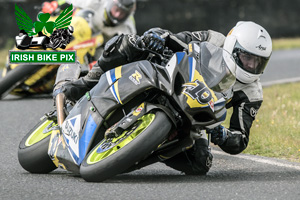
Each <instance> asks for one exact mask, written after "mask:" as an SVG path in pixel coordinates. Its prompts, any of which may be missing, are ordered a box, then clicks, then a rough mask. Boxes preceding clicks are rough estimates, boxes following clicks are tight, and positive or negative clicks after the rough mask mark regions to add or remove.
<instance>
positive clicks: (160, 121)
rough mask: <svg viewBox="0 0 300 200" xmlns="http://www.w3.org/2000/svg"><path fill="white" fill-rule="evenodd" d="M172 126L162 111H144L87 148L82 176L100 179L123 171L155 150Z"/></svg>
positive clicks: (92, 179)
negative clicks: (111, 135)
mask: <svg viewBox="0 0 300 200" xmlns="http://www.w3.org/2000/svg"><path fill="white" fill-rule="evenodd" d="M171 128H172V123H171V121H170V120H169V118H168V117H167V116H166V115H165V114H164V113H163V112H161V111H157V112H156V113H148V114H145V115H144V116H142V117H141V118H140V119H139V120H138V121H137V122H136V123H135V124H134V125H133V126H131V127H130V128H129V129H128V130H125V131H124V132H123V133H122V134H121V135H120V136H118V137H117V138H113V139H111V138H110V139H103V140H102V141H101V142H100V143H99V144H97V145H96V146H95V148H94V149H92V150H91V151H90V153H89V154H88V155H87V156H86V157H85V159H84V160H83V162H82V164H81V166H80V174H81V176H82V178H83V179H84V180H86V181H90V182H100V181H104V180H106V179H108V178H110V177H112V176H114V175H117V174H120V173H122V172H124V171H125V170H126V169H128V168H129V167H131V166H133V165H134V164H135V163H136V162H139V161H141V160H142V159H144V158H145V156H148V155H149V154H150V153H151V152H152V151H153V150H155V149H156V148H157V147H158V146H159V144H161V143H162V142H163V141H164V140H165V139H166V138H167V136H168V133H169V132H170V130H171Z"/></svg>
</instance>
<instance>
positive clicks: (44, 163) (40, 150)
mask: <svg viewBox="0 0 300 200" xmlns="http://www.w3.org/2000/svg"><path fill="white" fill-rule="evenodd" d="M54 126H56V124H55V123H54V122H53V121H52V120H48V119H44V120H42V121H40V122H39V123H38V124H37V125H36V126H35V127H34V128H33V129H32V130H30V131H29V133H27V135H26V136H25V137H24V138H23V139H22V141H21V142H20V145H19V150H18V159H19V163H20V164H21V166H22V167H23V168H24V169H25V170H27V171H28V172H31V173H49V172H51V171H53V170H54V169H56V166H55V165H54V163H53V162H52V160H51V158H50V157H49V155H48V145H49V141H50V137H51V132H52V127H54Z"/></svg>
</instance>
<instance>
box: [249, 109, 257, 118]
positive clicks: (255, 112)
mask: <svg viewBox="0 0 300 200" xmlns="http://www.w3.org/2000/svg"><path fill="white" fill-rule="evenodd" d="M250 115H251V117H255V116H256V115H257V110H256V109H255V108H253V107H251V108H250Z"/></svg>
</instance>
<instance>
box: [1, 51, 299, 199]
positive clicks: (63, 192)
mask: <svg viewBox="0 0 300 200" xmlns="http://www.w3.org/2000/svg"><path fill="white" fill-rule="evenodd" d="M291 54H292V55H293V56H291ZM299 55H300V50H294V51H277V52H274V53H273V58H272V59H271V60H270V62H269V66H268V68H267V70H266V71H265V74H264V75H263V76H262V82H263V84H264V85H265V86H268V85H270V84H274V83H278V82H286V81H287V80H290V81H295V80H297V79H298V78H299V77H300V70H299V69H298V64H299V61H300V57H299ZM52 103H53V102H52V99H51V98H49V97H47V96H42V97H32V98H26V99H18V98H15V97H13V96H9V97H8V98H6V99H4V100H2V101H0V135H1V140H0V158H1V162H0V170H1V172H0V199H1V200H2V199H3V200H6V199H9V200H10V199H12V200H19V199H22V200H24V199H31V200H39V199H45V200H46V199H47V200H48V199H49V200H50V199H86V200H87V199H101V200H102V199H108V200H109V199H115V200H118V199H122V200H123V199H124V200H127V199H128V200H133V199H216V200H217V199H222V200H224V199H268V200H269V199H289V200H290V199H291V200H294V199H295V200H296V199H297V200H299V199H300V190H299V188H300V163H293V162H288V161H285V160H280V159H272V158H265V157H260V156H252V155H245V154H240V155H236V156H232V155H228V154H225V153H223V152H222V151H220V150H219V149H218V148H217V147H213V155H214V162H213V167H212V168H211V170H210V172H209V173H208V174H207V175H206V176H185V175H183V174H181V173H180V172H178V171H175V170H173V169H170V168H168V167H166V166H165V165H164V164H161V163H157V164H154V165H151V166H148V167H145V168H143V169H141V170H138V171H135V172H131V173H128V174H122V175H118V176H115V177H113V178H111V179H108V180H107V181H105V182H103V183H87V182H85V181H84V180H83V179H82V178H80V177H79V176H75V175H74V174H72V173H69V172H66V171H63V170H61V169H58V170H55V171H53V172H52V173H50V174H46V175H41V174H30V173H27V172H26V171H25V170H23V169H22V167H21V166H20V165H19V163H18V159H17V149H18V144H19V142H20V140H21V138H22V137H23V136H24V135H25V134H26V133H27V131H28V130H30V129H31V128H32V127H33V126H34V125H35V123H36V122H37V120H38V119H39V118H40V117H41V116H42V115H43V114H44V113H46V112H48V111H49V110H52Z"/></svg>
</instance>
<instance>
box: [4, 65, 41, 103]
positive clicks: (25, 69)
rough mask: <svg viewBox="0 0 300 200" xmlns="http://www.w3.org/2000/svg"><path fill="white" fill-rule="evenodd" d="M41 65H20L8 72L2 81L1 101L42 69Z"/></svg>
mask: <svg viewBox="0 0 300 200" xmlns="http://www.w3.org/2000/svg"><path fill="white" fill-rule="evenodd" d="M40 67H41V66H40V65H19V66H17V67H16V68H14V69H12V70H10V71H9V72H7V74H6V75H5V76H4V77H2V78H1V79H0V99H2V98H4V97H5V96H6V95H8V94H9V93H10V92H11V91H12V90H13V89H15V88H16V87H17V86H19V85H20V84H21V83H23V82H24V81H25V80H26V78H28V77H29V76H30V75H32V74H33V73H34V72H36V71H37V70H38V69H40Z"/></svg>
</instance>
